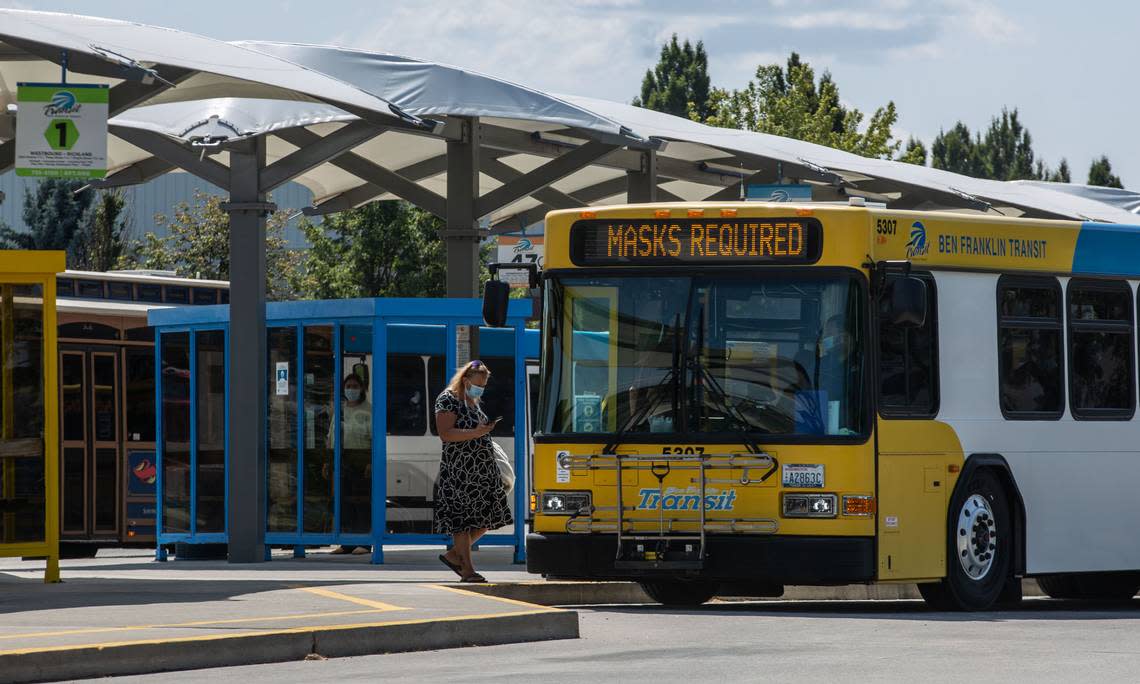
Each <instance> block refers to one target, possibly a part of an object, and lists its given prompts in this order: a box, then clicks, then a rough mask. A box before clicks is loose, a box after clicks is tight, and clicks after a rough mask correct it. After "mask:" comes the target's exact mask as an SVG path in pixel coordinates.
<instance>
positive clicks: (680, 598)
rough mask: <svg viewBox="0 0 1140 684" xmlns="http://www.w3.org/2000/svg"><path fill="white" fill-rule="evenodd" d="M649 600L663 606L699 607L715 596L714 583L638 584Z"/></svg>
mask: <svg viewBox="0 0 1140 684" xmlns="http://www.w3.org/2000/svg"><path fill="white" fill-rule="evenodd" d="M639 584H641V588H642V589H644V590H645V593H646V594H649V598H651V599H653V600H654V601H656V602H658V603H660V604H661V605H663V606H699V605H701V604H702V603H704V602H706V601H708V600H709V599H711V598H712V597H713V596H715V595H716V590H717V588H718V586H717V583H716V582H701V581H687V580H669V581H657V582H640V583H639Z"/></svg>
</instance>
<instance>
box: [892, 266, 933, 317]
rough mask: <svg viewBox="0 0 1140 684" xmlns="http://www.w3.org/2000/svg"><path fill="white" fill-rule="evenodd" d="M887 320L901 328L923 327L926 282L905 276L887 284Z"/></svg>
mask: <svg viewBox="0 0 1140 684" xmlns="http://www.w3.org/2000/svg"><path fill="white" fill-rule="evenodd" d="M886 295H887V296H886V300H887V320H889V321H890V322H891V325H897V326H899V327H901V328H921V327H922V326H923V325H924V324H925V323H926V304H927V302H926V297H927V293H926V282H924V281H923V280H922V279H921V278H914V277H912V276H905V277H902V278H897V279H895V280H893V281H892V282H891V283H890V284H889V285H888V286H887V292H886Z"/></svg>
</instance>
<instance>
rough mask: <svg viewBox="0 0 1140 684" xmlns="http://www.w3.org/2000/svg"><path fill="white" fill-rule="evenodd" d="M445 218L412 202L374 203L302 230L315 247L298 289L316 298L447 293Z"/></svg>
mask: <svg viewBox="0 0 1140 684" xmlns="http://www.w3.org/2000/svg"><path fill="white" fill-rule="evenodd" d="M442 228H443V224H442V222H441V221H440V220H439V219H437V218H435V217H434V216H432V215H431V214H429V213H427V212H425V211H423V210H421V209H418V208H416V207H414V206H412V205H410V204H408V203H406V202H372V203H369V204H366V205H364V206H362V207H357V208H356V209H351V210H348V211H343V212H340V213H338V214H333V215H331V216H328V217H326V218H325V220H324V221H323V222H322V223H321V224H313V223H309V222H305V223H303V224H302V226H301V229H302V230H303V231H304V233H305V237H306V239H307V240H308V242H309V245H310V248H309V251H308V253H307V254H306V256H305V260H304V268H303V276H302V278H301V280H300V282H299V287H298V289H299V290H300V291H301V292H302V293H303V294H304V295H305V296H308V297H313V298H316V299H343V298H349V297H442V296H444V295H445V294H446V288H447V266H446V255H445V250H444V245H443V241H442V240H441V239H440V237H439V231H440V230H441V229H442Z"/></svg>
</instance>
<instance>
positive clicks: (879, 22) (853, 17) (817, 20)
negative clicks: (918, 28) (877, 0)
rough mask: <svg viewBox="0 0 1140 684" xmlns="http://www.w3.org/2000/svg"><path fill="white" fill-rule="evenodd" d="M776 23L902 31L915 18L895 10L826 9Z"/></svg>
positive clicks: (806, 26) (801, 27)
mask: <svg viewBox="0 0 1140 684" xmlns="http://www.w3.org/2000/svg"><path fill="white" fill-rule="evenodd" d="M774 23H775V24H776V25H777V26H784V27H786V28H793V29H821V28H848V29H857V30H866V29H879V30H883V31H901V30H903V29H906V28H909V27H910V26H911V25H912V24H913V23H914V19H913V18H912V17H908V16H904V15H899V14H895V13H893V12H885V13H883V12H873V11H859V10H826V11H823V12H806V13H803V14H792V15H789V16H783V17H777V18H776V19H775V22H774Z"/></svg>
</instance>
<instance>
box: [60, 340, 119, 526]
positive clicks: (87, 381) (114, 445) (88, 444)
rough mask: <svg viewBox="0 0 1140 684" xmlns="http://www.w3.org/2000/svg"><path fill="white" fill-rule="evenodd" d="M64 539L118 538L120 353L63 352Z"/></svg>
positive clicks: (65, 349) (96, 350)
mask: <svg viewBox="0 0 1140 684" xmlns="http://www.w3.org/2000/svg"><path fill="white" fill-rule="evenodd" d="M59 369H60V372H59V377H60V414H61V416H60V418H61V420H60V429H61V432H62V435H61V437H62V439H61V440H60V447H61V449H60V451H61V456H62V458H61V464H60V465H61V467H60V477H61V484H62V486H61V487H60V506H61V511H62V515H61V519H60V523H61V529H60V533H61V534H60V537H61V539H62V540H64V541H66V540H68V539H72V540H78V539H83V540H105V541H118V539H119V441H120V440H119V429H120V428H119V426H120V424H121V415H120V402H119V384H120V383H119V378H120V374H119V353H118V351H117V350H111V349H106V348H102V349H100V348H85V347H74V346H66V347H62V348H61V350H60V364H59Z"/></svg>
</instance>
